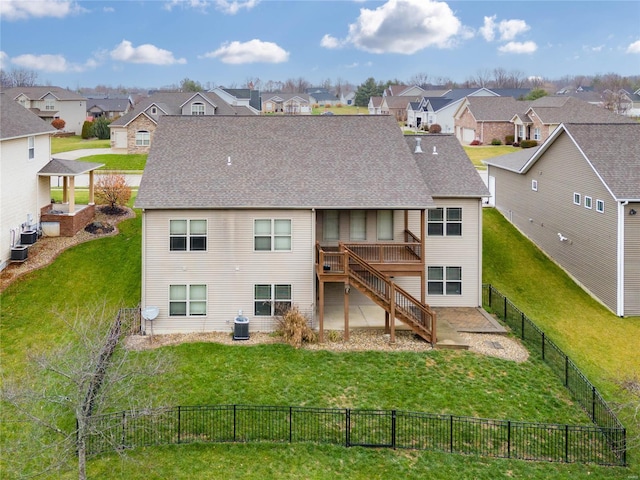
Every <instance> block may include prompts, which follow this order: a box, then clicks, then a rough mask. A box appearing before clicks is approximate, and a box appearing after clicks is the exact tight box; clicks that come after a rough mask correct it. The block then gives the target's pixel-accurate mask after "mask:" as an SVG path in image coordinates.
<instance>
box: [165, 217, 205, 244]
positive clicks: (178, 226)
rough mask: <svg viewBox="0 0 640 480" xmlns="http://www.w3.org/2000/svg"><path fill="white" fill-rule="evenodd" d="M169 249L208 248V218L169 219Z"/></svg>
mask: <svg viewBox="0 0 640 480" xmlns="http://www.w3.org/2000/svg"><path fill="white" fill-rule="evenodd" d="M169 250H170V251H172V252H186V251H190V252H198V251H200V252H202V251H206V250H207V221H206V220H169Z"/></svg>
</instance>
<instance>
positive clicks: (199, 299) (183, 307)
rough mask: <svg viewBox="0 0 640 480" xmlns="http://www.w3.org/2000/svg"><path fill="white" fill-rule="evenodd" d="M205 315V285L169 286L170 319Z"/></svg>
mask: <svg viewBox="0 0 640 480" xmlns="http://www.w3.org/2000/svg"><path fill="white" fill-rule="evenodd" d="M206 314H207V286H206V285H169V316H170V317H202V316H205V315H206Z"/></svg>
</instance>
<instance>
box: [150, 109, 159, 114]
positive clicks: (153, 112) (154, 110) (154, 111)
mask: <svg viewBox="0 0 640 480" xmlns="http://www.w3.org/2000/svg"><path fill="white" fill-rule="evenodd" d="M151 114H152V115H157V114H158V109H157V108H156V107H151Z"/></svg>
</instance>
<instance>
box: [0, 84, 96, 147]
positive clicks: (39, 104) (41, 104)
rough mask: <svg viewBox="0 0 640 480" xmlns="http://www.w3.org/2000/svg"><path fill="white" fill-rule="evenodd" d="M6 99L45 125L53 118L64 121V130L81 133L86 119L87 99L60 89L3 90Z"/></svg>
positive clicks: (23, 88) (18, 88)
mask: <svg viewBox="0 0 640 480" xmlns="http://www.w3.org/2000/svg"><path fill="white" fill-rule="evenodd" d="M3 92H4V94H5V95H6V96H7V98H11V99H12V100H15V101H16V102H18V103H19V104H20V105H22V106H23V107H25V108H28V109H29V110H31V111H32V112H33V113H35V114H36V115H37V116H39V117H40V118H41V119H43V120H44V121H45V122H47V123H49V124H50V123H51V122H52V120H53V119H55V118H61V119H63V120H64V121H65V127H64V130H65V131H67V132H74V133H75V134H76V135H80V134H81V133H82V125H83V124H84V121H85V119H86V117H87V99H86V98H85V97H83V96H82V95H78V94H77V93H74V92H72V91H70V90H66V89H64V88H60V87H13V88H7V89H4V90H3Z"/></svg>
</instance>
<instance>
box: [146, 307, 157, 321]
mask: <svg viewBox="0 0 640 480" xmlns="http://www.w3.org/2000/svg"><path fill="white" fill-rule="evenodd" d="M159 312H160V309H159V308H158V307H145V308H144V309H143V310H142V316H143V317H144V319H145V320H155V319H156V318H157V317H158V313H159Z"/></svg>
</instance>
